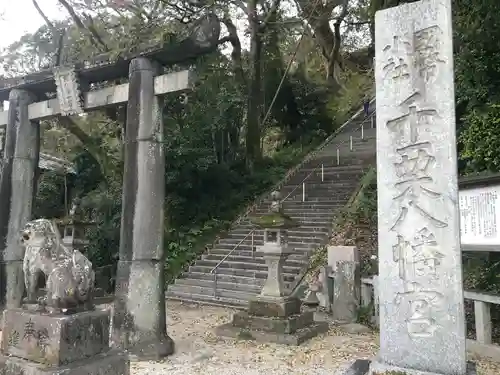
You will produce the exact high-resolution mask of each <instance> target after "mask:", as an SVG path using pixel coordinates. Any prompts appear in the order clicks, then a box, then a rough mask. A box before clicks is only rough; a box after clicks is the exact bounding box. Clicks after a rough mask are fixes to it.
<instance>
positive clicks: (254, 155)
mask: <svg viewBox="0 0 500 375" xmlns="http://www.w3.org/2000/svg"><path fill="white" fill-rule="evenodd" d="M248 9H249V14H248V19H249V25H250V77H249V84H248V107H247V132H246V160H247V167H248V168H249V169H250V170H252V169H253V167H254V164H255V162H256V161H257V160H259V159H260V157H261V148H260V124H259V121H260V114H261V113H260V110H261V97H260V96H261V91H262V89H261V54H262V40H261V35H260V33H259V23H258V19H257V0H251V1H249V4H248Z"/></svg>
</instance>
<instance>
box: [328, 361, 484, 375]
mask: <svg viewBox="0 0 500 375" xmlns="http://www.w3.org/2000/svg"><path fill="white" fill-rule="evenodd" d="M335 375H441V374H436V373H430V372H425V371H416V370H408V369H406V368H401V367H393V366H387V365H383V364H380V363H377V362H376V361H370V360H368V359H357V360H356V361H354V362H353V363H352V364H350V365H347V366H345V367H343V368H341V369H340V370H338V371H337V372H336V373H335ZM466 375H477V370H476V365H475V364H474V363H472V362H467V372H466Z"/></svg>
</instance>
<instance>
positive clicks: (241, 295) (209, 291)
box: [168, 284, 260, 301]
mask: <svg viewBox="0 0 500 375" xmlns="http://www.w3.org/2000/svg"><path fill="white" fill-rule="evenodd" d="M168 290H169V291H170V292H174V293H175V292H180V293H185V294H197V295H204V296H209V297H213V296H214V288H213V286H212V287H204V286H195V285H178V284H173V285H170V286H169V288H168ZM216 293H217V294H216V296H218V297H222V298H230V299H238V300H247V301H248V300H250V299H251V298H252V297H254V296H256V295H257V294H259V293H260V291H259V292H247V291H242V290H229V289H221V288H220V287H219V286H217V292H216Z"/></svg>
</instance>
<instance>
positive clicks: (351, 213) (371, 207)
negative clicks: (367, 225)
mask: <svg viewBox="0 0 500 375" xmlns="http://www.w3.org/2000/svg"><path fill="white" fill-rule="evenodd" d="M345 215H346V220H350V221H353V222H360V221H362V220H364V221H368V222H373V221H376V218H377V172H376V169H375V168H373V167H372V168H370V169H369V170H368V171H367V172H366V173H365V175H364V176H363V178H362V179H361V182H360V189H359V191H358V194H357V195H356V197H355V199H354V200H353V201H352V203H351V205H350V207H349V209H348V210H347V211H346V212H345Z"/></svg>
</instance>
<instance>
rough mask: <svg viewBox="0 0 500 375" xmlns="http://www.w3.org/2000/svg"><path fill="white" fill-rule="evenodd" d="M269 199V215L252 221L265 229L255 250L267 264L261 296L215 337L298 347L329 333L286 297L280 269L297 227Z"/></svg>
mask: <svg viewBox="0 0 500 375" xmlns="http://www.w3.org/2000/svg"><path fill="white" fill-rule="evenodd" d="M271 197H272V200H273V202H272V204H271V211H270V212H269V213H267V214H265V215H263V216H260V217H258V218H253V219H251V221H252V223H253V224H254V225H256V226H258V227H260V228H263V229H264V244H263V245H262V246H258V247H257V252H258V253H260V254H262V255H263V257H264V260H265V261H266V263H267V267H268V272H267V280H266V282H265V284H264V287H263V288H262V291H261V293H260V294H259V295H257V296H255V297H254V298H253V299H251V300H250V301H249V303H248V311H239V312H237V313H236V314H234V315H233V320H232V321H231V322H230V323H226V324H223V325H221V326H219V327H217V328H216V334H217V335H218V336H221V337H235V338H245V339H247V340H258V341H261V342H274V343H278V344H287V345H299V344H300V343H302V342H304V341H306V340H308V339H310V338H311V337H314V336H316V335H318V334H319V333H323V332H326V331H328V323H326V322H316V321H314V312H313V311H301V304H302V302H301V301H300V299H298V298H297V297H296V296H293V295H286V291H285V286H284V282H283V265H284V263H285V260H286V258H287V257H288V256H289V255H290V254H291V253H292V252H293V249H291V248H290V247H289V246H288V238H287V230H288V229H290V228H294V227H297V226H299V224H298V223H297V222H296V221H295V220H293V219H292V218H291V217H290V216H288V215H286V214H285V213H284V212H283V208H282V205H281V202H280V198H281V197H280V194H279V193H278V192H273V193H272V194H271ZM297 277H299V275H298V274H297Z"/></svg>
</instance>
